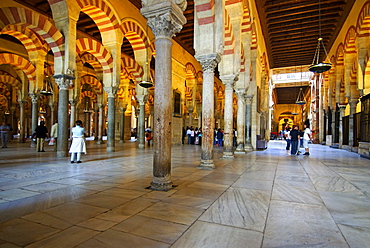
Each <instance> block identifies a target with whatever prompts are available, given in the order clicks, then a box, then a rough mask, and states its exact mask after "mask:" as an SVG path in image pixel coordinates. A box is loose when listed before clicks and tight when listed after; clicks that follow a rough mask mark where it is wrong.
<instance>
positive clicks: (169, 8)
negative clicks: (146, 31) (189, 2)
mask: <svg viewBox="0 0 370 248" xmlns="http://www.w3.org/2000/svg"><path fill="white" fill-rule="evenodd" d="M179 2H181V1H179ZM140 12H141V14H142V15H143V16H145V18H146V19H147V20H148V22H147V25H148V26H149V27H150V28H151V29H152V31H153V33H154V35H155V37H156V39H158V38H169V39H171V38H172V36H173V35H174V34H175V33H178V32H180V31H181V29H182V27H183V25H184V24H185V23H186V18H185V16H184V14H183V12H182V10H181V8H180V7H179V6H178V5H176V4H174V3H173V2H171V1H165V2H160V3H157V4H152V5H148V6H144V7H143V8H141V9H140Z"/></svg>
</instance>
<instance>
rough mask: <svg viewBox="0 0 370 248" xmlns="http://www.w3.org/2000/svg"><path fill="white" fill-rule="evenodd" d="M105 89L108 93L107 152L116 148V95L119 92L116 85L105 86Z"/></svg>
mask: <svg viewBox="0 0 370 248" xmlns="http://www.w3.org/2000/svg"><path fill="white" fill-rule="evenodd" d="M104 91H105V92H107V93H108V114H107V116H108V127H107V129H108V131H107V152H114V149H115V137H114V136H115V135H114V134H115V131H116V130H115V120H116V118H115V115H116V105H115V102H116V101H115V96H116V93H117V88H116V87H104Z"/></svg>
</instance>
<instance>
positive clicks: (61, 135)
mask: <svg viewBox="0 0 370 248" xmlns="http://www.w3.org/2000/svg"><path fill="white" fill-rule="evenodd" d="M71 74H72V72H71ZM71 74H58V75H54V76H53V77H54V78H55V81H56V83H57V85H58V86H59V101H58V139H57V143H58V144H57V157H67V156H68V135H69V134H68V127H69V125H68V98H69V97H68V95H69V87H70V86H71V85H72V80H74V79H75V77H74V76H73V75H71Z"/></svg>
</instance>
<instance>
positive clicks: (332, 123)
mask: <svg viewBox="0 0 370 248" xmlns="http://www.w3.org/2000/svg"><path fill="white" fill-rule="evenodd" d="M336 112H337V111H336V109H335V108H333V109H332V111H331V123H330V125H331V134H332V145H334V143H335V139H336V137H335V135H336V134H335V133H336V132H335V114H336Z"/></svg>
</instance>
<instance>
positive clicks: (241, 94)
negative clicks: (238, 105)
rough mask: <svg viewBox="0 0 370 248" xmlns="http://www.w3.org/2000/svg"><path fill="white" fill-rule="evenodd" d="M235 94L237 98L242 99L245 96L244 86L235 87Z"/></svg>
mask: <svg viewBox="0 0 370 248" xmlns="http://www.w3.org/2000/svg"><path fill="white" fill-rule="evenodd" d="M235 94H236V96H237V97H238V99H243V100H244V98H245V88H237V89H235Z"/></svg>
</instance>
